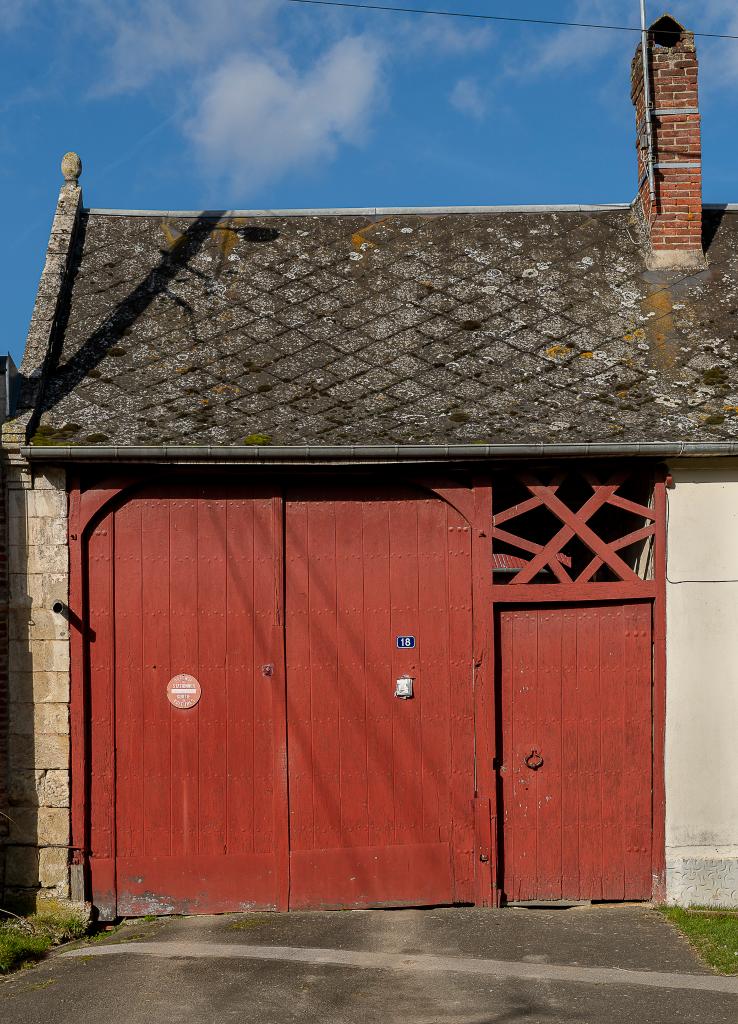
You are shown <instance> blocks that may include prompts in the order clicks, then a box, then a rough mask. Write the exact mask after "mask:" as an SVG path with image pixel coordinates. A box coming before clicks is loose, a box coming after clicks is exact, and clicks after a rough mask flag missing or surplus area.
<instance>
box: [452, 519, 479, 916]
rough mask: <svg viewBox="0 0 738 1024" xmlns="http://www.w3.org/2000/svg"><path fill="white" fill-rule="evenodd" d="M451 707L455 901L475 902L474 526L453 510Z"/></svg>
mask: <svg viewBox="0 0 738 1024" xmlns="http://www.w3.org/2000/svg"><path fill="white" fill-rule="evenodd" d="M447 515H448V519H447V529H448V542H447V545H448V546H447V550H448V591H447V593H448V611H447V613H446V614H447V623H448V625H447V628H448V631H449V638H450V659H449V682H448V685H449V688H450V705H451V794H450V796H451V818H452V829H453V831H452V852H453V858H454V899H455V900H456V901H457V902H472V901H473V900H474V898H475V881H476V878H477V872H476V863H475V856H474V853H475V847H476V836H475V823H474V803H473V800H474V793H475V789H474V672H475V668H474V609H473V605H472V600H473V579H472V537H471V531H472V526H471V524H470V523H468V522H466V521H464V520H463V519H461V517H460V516H459V515H458V514H456V513H454V512H453V511H452V510H451V509H449V510H448V513H447Z"/></svg>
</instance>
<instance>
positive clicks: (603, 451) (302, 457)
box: [20, 441, 738, 465]
mask: <svg viewBox="0 0 738 1024" xmlns="http://www.w3.org/2000/svg"><path fill="white" fill-rule="evenodd" d="M20 453H21V455H23V456H24V457H25V458H27V459H29V460H30V461H31V462H211V463H236V462H244V463H258V464H263V465H268V464H270V463H283V464H284V463H291V462H294V463H309V462H313V463H325V462H338V463H366V462H408V461H423V462H428V461H430V462H433V461H435V462H449V461H457V460H466V461H469V460H473V461H480V460H485V459H542V458H584V459H595V458H605V459H608V458H622V457H630V458H656V459H663V458H680V457H686V458H689V457H699V456H702V457H705V456H709V457H721V456H722V457H725V456H729V455H738V441H715V442H709V441H706V442H700V441H696V442H686V441H685V442H677V443H673V442H668V441H652V442H649V441H645V442H636V443H631V444H428V445H422V444H420V445H410V444H407V445H405V444H388V445H233V446H228V445H222V446H221V445H150V446H149V445H147V446H136V445H130V446H126V445H63V446H56V445H53V446H51V445H49V446H46V445H23V446H21V449H20Z"/></svg>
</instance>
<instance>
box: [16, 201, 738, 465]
mask: <svg viewBox="0 0 738 1024" xmlns="http://www.w3.org/2000/svg"><path fill="white" fill-rule="evenodd" d="M81 228H82V230H81V231H80V232H79V233H78V238H77V242H76V246H77V248H76V251H75V253H74V258H73V261H72V269H71V272H70V275H69V281H68V287H69V296H68V309H67V310H66V313H65V325H64V330H63V337H62V338H61V339H60V340H59V342H58V346H57V352H56V353H55V356H54V361H53V363H48V364H47V367H46V371H45V374H46V382H45V385H44V389H43V395H42V400H41V406H40V408H39V410H38V415H37V417H36V423H35V424H34V427H35V433H34V437H33V440H34V443H36V444H48V443H51V444H55V443H64V444H97V443H99V444H117V445H126V444H135V445H158V444H209V445H233V444H243V443H256V442H254V441H248V439H249V438H264V437H266V438H269V442H270V443H272V444H313V445H320V444H330V445H336V444H354V443H356V444H371V443H374V444H382V443H399V444H422V443H434V444H435V443H444V444H445V443H448V444H460V443H475V442H479V443H492V442H519V443H533V442H559V441H566V442H570V441H591V442H597V441H617V440H619V441H676V440H678V441H683V440H684V441H690V440H691V441H694V440H703V439H707V440H720V439H727V438H730V439H733V438H736V437H738V412H737V410H738V376H737V375H736V370H735V367H736V354H737V352H738V349H737V346H738V218H736V217H735V216H733V215H730V214H726V215H721V214H718V213H715V214H709V215H708V233H709V234H714V239H713V240H712V244H711V247H710V250H709V254H708V259H709V265H708V269H707V270H704V271H701V272H691V273H687V272H671V273H665V272H661V273H656V272H649V271H647V270H646V269H645V260H644V251H643V248H642V244H641V242H640V240H639V235H638V229H637V225H636V224H635V222H634V221H633V219H632V214H631V213H630V211H628V210H620V211H606V212H605V211H603V212H597V213H568V212H567V213H563V212H562V213H556V212H550V213H514V212H513V213H478V214H453V213H448V214H444V213H439V214H437V215H413V214H398V215H391V216H376V217H367V216H363V217H362V216H348V215H347V216H329V215H325V216H320V215H306V216H303V217H294V216H293V217H276V218H275V217H272V218H263V219H259V218H258V217H247V216H244V217H235V218H231V219H226V220H221V221H218V220H214V219H211V218H205V217H203V218H199V219H197V218H189V219H188V218H182V219H171V218H166V217H160V216H159V217H154V216H152V217H141V216H117V217H110V216H105V215H102V214H95V213H89V214H85V215H84V216H83V223H82V225H81ZM244 439H247V440H244ZM265 443H266V442H265Z"/></svg>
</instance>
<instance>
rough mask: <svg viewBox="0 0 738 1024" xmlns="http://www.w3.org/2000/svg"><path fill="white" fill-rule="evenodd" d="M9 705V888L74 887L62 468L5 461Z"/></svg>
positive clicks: (50, 892)
mask: <svg viewBox="0 0 738 1024" xmlns="http://www.w3.org/2000/svg"><path fill="white" fill-rule="evenodd" d="M6 486H7V491H6V494H7V514H8V516H7V543H8V581H9V601H8V636H9V639H8V645H7V646H8V691H7V692H8V697H9V700H8V706H7V730H6V735H7V745H8V764H9V772H8V781H7V790H8V794H7V802H8V814H9V817H10V819H11V820H10V822H9V827H8V834H7V838H6V850H5V898H6V899H8V898H10V899H15V900H17V901H19V902H24V901H27V900H35V899H36V898H38V897H55V898H68V896H69V868H68V863H69V859H70V858H69V843H70V810H69V807H70V800H69V627H68V623H67V621H66V619H65V618H64V617H63V616H62V615H58V614H55V613H54V612H52V610H51V606H52V604H53V602H54V601H55V600H61V601H63V602H64V603H65V604H66V603H67V601H68V594H69V556H68V546H67V507H68V499H67V490H66V480H65V472H64V470H63V469H48V470H40V471H39V470H33V471H32V470H31V469H30V468H29V467H28V466H26V465H24V464H22V463H20V462H17V463H15V464H11V465H10V466H9V468H8V471H7V480H6Z"/></svg>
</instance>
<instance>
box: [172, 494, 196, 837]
mask: <svg viewBox="0 0 738 1024" xmlns="http://www.w3.org/2000/svg"><path fill="white" fill-rule="evenodd" d="M197 541H198V538H197V500H196V498H195V497H194V496H193V495H192V494H186V493H181V492H180V493H179V494H176V495H174V496H173V497H172V499H171V502H170V525H169V580H170V593H171V606H170V614H169V622H168V627H169V645H170V651H171V671H172V675H177V674H179V673H180V672H184V673H187V674H188V675H192V676H195V678H199V677H200V655H199V638H200V633H199V629H198V613H197V598H196V595H197V587H198V543H197ZM169 714H170V727H171V753H170V757H171V761H170V763H171V773H172V782H173V785H172V789H171V795H172V806H171V815H172V824H171V852H172V855H173V856H180V857H182V856H187V857H190V856H193V855H194V854H196V853H197V852H198V846H199V842H198V840H199V835H200V807H199V788H198V780H199V775H200V753H199V744H198V718H199V710H198V708H193V709H192V710H190V711H184V712H183V713H181V714H175V713H174V711H172V712H170V713H169Z"/></svg>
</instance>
